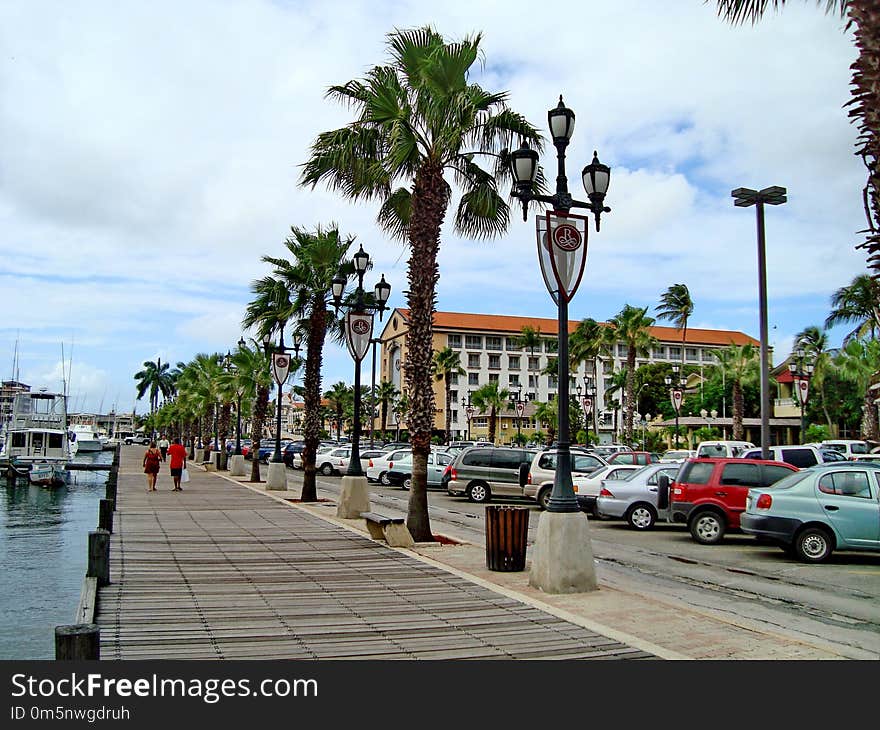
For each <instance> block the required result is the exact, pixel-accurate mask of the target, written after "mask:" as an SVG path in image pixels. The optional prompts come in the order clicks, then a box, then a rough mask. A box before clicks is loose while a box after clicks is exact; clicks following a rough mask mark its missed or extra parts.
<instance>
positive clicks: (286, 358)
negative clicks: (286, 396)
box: [254, 328, 301, 490]
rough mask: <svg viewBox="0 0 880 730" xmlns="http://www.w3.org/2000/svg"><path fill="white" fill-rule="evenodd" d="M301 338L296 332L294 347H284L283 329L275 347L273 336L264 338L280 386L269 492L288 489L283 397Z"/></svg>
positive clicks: (273, 372)
mask: <svg viewBox="0 0 880 730" xmlns="http://www.w3.org/2000/svg"><path fill="white" fill-rule="evenodd" d="M300 342H301V336H300V334H299V333H298V332H296V331H294V334H293V347H292V348H291V347H286V346H285V345H284V329H283V328H281V329H280V331H279V336H278V344H277V345H273V344H272V341H271V336H270V335H268V334H267V335H266V336H265V337H263V347H264V349H265V350H266V354H267V355H269V354H270V353H271V355H272V375H273V376H274V377H275V383H276V385H277V386H278V395H277V397H276V401H277V402H276V406H277V407H276V409H275V451H274V453H273V454H272V459H271V460H270V462H269V474H268V476H267V477H266V489H267V490H286V489H287V472H286V469H285V466H284V458H283V457H282V455H281V396H282V388H283V387H284V383H285V382H286V381H287V376H288V374H289V373H290V355H288V354H287V353H289V352H290V351H291V350H293V352H294V354H295V355H296V356H297V357H299V348H300ZM254 458H259V454H255V457H254Z"/></svg>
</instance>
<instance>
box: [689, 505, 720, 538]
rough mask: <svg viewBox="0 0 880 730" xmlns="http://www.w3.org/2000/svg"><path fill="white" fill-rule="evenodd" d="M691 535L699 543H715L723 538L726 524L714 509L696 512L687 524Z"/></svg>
mask: <svg viewBox="0 0 880 730" xmlns="http://www.w3.org/2000/svg"><path fill="white" fill-rule="evenodd" d="M688 527H689V528H690V531H691V537H692V538H694V541H695V542H698V543H700V545H717V544H718V543H719V542H721V540H722V539H723V538H724V532H725V531H726V529H727V524H726V523H725V521H724V518H723V517H722V516H721V515H720V514H718V513H717V512H715V511H714V510H703V511H702V512H697V514H695V515H694V516H693V517H692V518H691V521H690V524H689V525H688Z"/></svg>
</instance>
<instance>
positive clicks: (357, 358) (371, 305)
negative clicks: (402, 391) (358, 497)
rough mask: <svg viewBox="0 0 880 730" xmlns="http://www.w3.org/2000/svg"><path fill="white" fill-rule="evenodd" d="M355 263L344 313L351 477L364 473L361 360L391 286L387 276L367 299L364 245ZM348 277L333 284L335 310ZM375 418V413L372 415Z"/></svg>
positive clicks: (367, 259) (341, 275)
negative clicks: (350, 376) (350, 381)
mask: <svg viewBox="0 0 880 730" xmlns="http://www.w3.org/2000/svg"><path fill="white" fill-rule="evenodd" d="M352 266H353V268H354V273H355V275H356V276H357V287H356V288H355V290H354V292H353V293H352V299H350V300H349V303H348V306H347V308H348V311H347V312H346V314H345V343H346V345H348V351H349V353H350V354H351V357H352V359H353V360H354V428H353V430H352V438H351V457H350V459H349V462H348V469H347V470H346V472H345V475H346V476H349V477H362V476H364V471H363V467H362V466H361V458H360V441H361V361H362V360H363V359H364V357H365V356H366V354H367V350H368V349H369V348H370V344H371V343H372V342H373V314H374V313H375V312H378V313H379V321H381V320H382V314H383V313H384V312H385V310H386V309H387V308H388V307H387V302H388V298H389V297H390V296H391V285H390V284H389V283H388V282H387V281H385V275H384V274H383V275H382V278H381V279H380V280H379V282H378V283H377V284H376V286H375V287H374V288H373V296H372V301H367V297H366V292H364V274H365V273H366V272H367V270H368V269H369V268H370V266H371V263H370V255H369V254H368V253H367V252H366V251H364V247H363V246H362V245H359V246H358V250H357V252H356V253H355V254H354V256H352ZM347 283H348V276H346V274H344V273H343V272H342V271H339V272H338V273H337V274H336V276H335V277H333V282H332V285H331V288H332V293H333V306H334V308H335V310H336V313H337V314H338V313H339V308H340V307H341V306H343V301H342V296H343V294H344V292H345V285H346V284H347ZM371 419H372V414H371Z"/></svg>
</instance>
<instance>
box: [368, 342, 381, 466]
mask: <svg viewBox="0 0 880 730" xmlns="http://www.w3.org/2000/svg"><path fill="white" fill-rule="evenodd" d="M380 342H382V339H381V338H379V337H374V338H373V339H371V340H370V344H371V345H372V346H373V368H372V381H371V386H370V387H371V390H370V448H371V449H372V448H373V434H374V431H375V426H376V345H378V344H379V343H380Z"/></svg>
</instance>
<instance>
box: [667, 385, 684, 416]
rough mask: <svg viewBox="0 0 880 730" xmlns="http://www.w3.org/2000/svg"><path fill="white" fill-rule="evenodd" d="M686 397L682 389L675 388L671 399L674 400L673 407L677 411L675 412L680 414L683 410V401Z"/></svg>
mask: <svg viewBox="0 0 880 730" xmlns="http://www.w3.org/2000/svg"><path fill="white" fill-rule="evenodd" d="M683 396H684V392H683V391H682V390H681V389H680V388H674V389H673V391H672V393H671V395H670V398H671V400H672V407H673V408H674V409H675V412H676V413H678V412H679V411H680V410H681V399H682V397H683Z"/></svg>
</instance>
